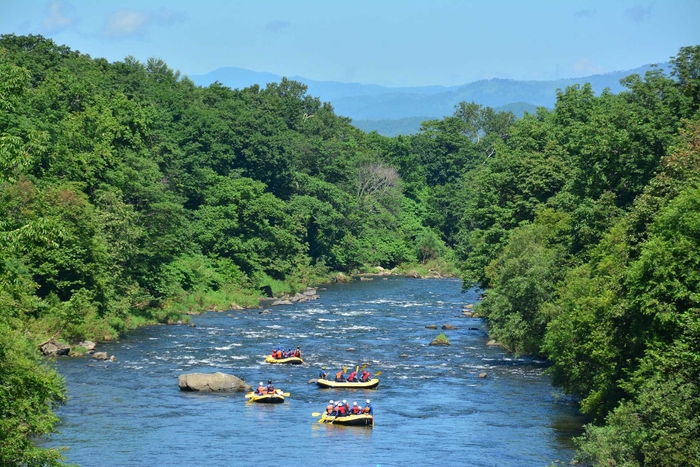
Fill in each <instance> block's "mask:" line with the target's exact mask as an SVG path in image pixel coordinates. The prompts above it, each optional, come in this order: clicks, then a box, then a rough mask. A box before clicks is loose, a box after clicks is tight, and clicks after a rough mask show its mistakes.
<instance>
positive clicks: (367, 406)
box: [362, 399, 374, 415]
mask: <svg viewBox="0 0 700 467" xmlns="http://www.w3.org/2000/svg"><path fill="white" fill-rule="evenodd" d="M362 413H367V414H370V415H374V409H373V408H372V404H370V403H369V399H367V400H366V401H365V407H364V408H363V409H362Z"/></svg>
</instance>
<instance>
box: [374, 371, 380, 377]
mask: <svg viewBox="0 0 700 467" xmlns="http://www.w3.org/2000/svg"><path fill="white" fill-rule="evenodd" d="M381 374H382V372H381V371H378V372H376V373H375V374H374V376H379V375H381Z"/></svg>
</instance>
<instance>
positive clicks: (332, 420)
mask: <svg viewBox="0 0 700 467" xmlns="http://www.w3.org/2000/svg"><path fill="white" fill-rule="evenodd" d="M318 423H329V424H333V425H345V426H374V415H370V414H365V413H362V414H358V415H345V416H343V417H334V416H332V415H327V414H325V413H324V414H323V415H322V416H321V418H319V419H318Z"/></svg>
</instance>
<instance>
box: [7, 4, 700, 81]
mask: <svg viewBox="0 0 700 467" xmlns="http://www.w3.org/2000/svg"><path fill="white" fill-rule="evenodd" d="M9 33H14V34H42V35H43V36H45V37H50V38H52V39H53V40H55V41H56V42H57V43H59V44H65V45H68V46H69V47H71V48H72V49H74V50H79V51H81V52H83V53H87V54H90V55H91V56H93V57H104V58H106V59H108V60H109V61H117V60H122V59H123V58H124V57H126V56H127V55H133V56H134V57H136V58H137V59H139V60H141V61H145V60H146V59H147V58H149V57H158V58H162V59H163V60H165V61H166V62H167V63H168V65H170V67H172V68H174V69H177V70H180V71H181V72H182V73H183V74H190V75H196V74H204V73H206V72H209V71H212V70H214V69H216V68H219V67H226V66H235V67H240V68H246V69H250V70H255V71H268V72H272V73H276V74H279V75H284V76H303V77H306V78H310V79H316V80H334V81H345V82H360V83H370V84H382V85H386V86H418V85H431V84H442V85H455V84H464V83H468V82H472V81H475V80H478V79H483V78H512V79H534V80H543V79H554V78H567V77H576V76H586V75H590V74H595V73H605V72H609V71H616V70H628V69H631V68H636V67H638V66H641V65H644V64H647V63H657V62H664V61H667V60H668V59H669V57H670V56H672V55H675V54H676V53H677V52H678V49H679V48H680V47H682V46H686V45H697V44H700V0H663V1H662V0H656V1H653V2H641V3H637V2H634V1H627V0H600V1H599V0H582V1H562V0H560V1H553V0H530V1H516V0H491V1H487V0H483V1H468V0H461V1H460V0H432V1H427V0H420V1H418V0H386V1H382V0H345V1H332V0H326V1H321V0H318V1H316V0H286V1H283V0H255V1H254V0H251V1H245V2H244V1H235V0H231V1H222V0H198V1H194V2H193V1H183V0H168V1H165V0H160V1H159V0H134V1H130V0H124V1H101V0H71V1H46V0H0V34H9Z"/></svg>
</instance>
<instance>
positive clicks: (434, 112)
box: [190, 63, 668, 136]
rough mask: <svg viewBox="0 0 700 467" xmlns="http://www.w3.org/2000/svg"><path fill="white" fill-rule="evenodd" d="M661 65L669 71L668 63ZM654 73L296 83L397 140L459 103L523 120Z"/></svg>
mask: <svg viewBox="0 0 700 467" xmlns="http://www.w3.org/2000/svg"><path fill="white" fill-rule="evenodd" d="M659 66H660V67H662V68H664V69H666V68H668V64H667V63H665V64H660V65H659ZM650 69H652V66H651V65H645V66H642V67H639V68H635V69H633V70H626V71H615V72H611V73H606V74H599V75H591V76H585V77H582V78H570V79H559V80H553V81H518V80H509V79H498V78H496V79H489V80H480V81H475V82H473V83H468V84H464V85H461V86H417V87H397V88H393V87H387V86H379V85H373V84H359V83H341V82H337V81H315V80H311V79H307V78H304V77H300V76H293V77H291V78H290V79H293V80H295V81H299V82H301V83H304V84H305V85H306V86H308V92H309V94H310V95H313V96H317V97H319V98H320V99H321V100H323V101H329V102H331V103H332V104H333V107H334V109H335V111H336V113H337V114H339V115H344V116H347V117H350V118H352V119H353V121H355V122H356V126H357V127H358V128H361V129H362V130H364V131H372V130H376V131H378V132H379V133H380V134H383V135H386V136H395V135H398V134H410V133H415V132H417V131H418V129H419V128H420V121H422V120H420V119H425V118H442V117H444V116H446V115H451V114H452V112H453V111H454V106H455V104H457V103H459V102H462V101H466V102H471V101H474V102H476V103H477V104H481V105H483V106H489V107H493V108H502V109H501V110H514V113H516V115H518V116H521V115H522V114H523V113H524V111H532V110H533V109H534V108H535V107H538V106H544V107H548V108H551V107H553V106H554V102H555V101H556V93H557V89H562V90H563V89H566V88H567V87H568V86H573V85H576V84H584V83H591V86H592V87H593V90H594V91H595V92H596V93H600V92H601V91H603V89H605V88H609V89H610V90H611V91H612V92H613V93H618V92H620V91H622V89H623V87H622V85H621V84H620V80H621V79H622V78H624V77H626V76H629V75H631V74H635V73H636V74H640V75H643V74H644V73H645V72H647V71H649V70H650ZM190 78H191V79H192V80H193V81H194V82H195V83H196V84H199V85H201V86H208V85H209V84H211V83H213V82H215V81H219V82H220V83H222V84H224V85H226V86H228V87H231V88H245V87H248V86H252V85H254V84H258V85H261V86H264V85H265V84H267V83H271V82H279V81H280V80H281V79H282V77H281V76H279V75H275V74H273V73H265V72H255V71H250V70H245V69H242V68H218V69H216V70H214V71H212V72H210V73H207V74H205V75H193V76H190ZM506 106H509V107H510V108H506ZM409 122H412V123H409ZM416 122H417V124H416Z"/></svg>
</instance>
